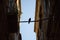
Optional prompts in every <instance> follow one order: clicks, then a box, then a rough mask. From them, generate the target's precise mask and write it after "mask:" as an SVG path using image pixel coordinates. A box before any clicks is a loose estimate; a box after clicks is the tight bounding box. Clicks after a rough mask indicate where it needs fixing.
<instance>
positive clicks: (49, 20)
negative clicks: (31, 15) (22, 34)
mask: <svg viewBox="0 0 60 40" xmlns="http://www.w3.org/2000/svg"><path fill="white" fill-rule="evenodd" d="M59 2H60V1H59V0H36V10H35V21H37V20H39V22H35V25H34V32H36V40H59V38H60V36H59V35H60V34H59V33H60V31H59V24H60V23H59V22H60V21H59V20H57V19H60V16H59V13H60V11H59V9H60V8H59ZM56 5H57V6H56ZM57 35H58V36H57Z"/></svg>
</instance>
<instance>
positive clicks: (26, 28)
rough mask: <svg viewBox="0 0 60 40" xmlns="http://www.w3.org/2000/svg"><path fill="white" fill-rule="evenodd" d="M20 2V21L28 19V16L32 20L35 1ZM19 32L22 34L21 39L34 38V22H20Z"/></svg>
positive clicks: (24, 0)
mask: <svg viewBox="0 0 60 40" xmlns="http://www.w3.org/2000/svg"><path fill="white" fill-rule="evenodd" d="M21 4H22V15H21V21H25V20H26V21H28V19H29V18H31V19H32V20H34V16H35V4H36V1H35V0H21ZM20 33H21V34H22V40H36V34H35V33H34V23H30V24H28V23H20Z"/></svg>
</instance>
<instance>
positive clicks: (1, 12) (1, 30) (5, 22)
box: [0, 0, 21, 40]
mask: <svg viewBox="0 0 60 40" xmlns="http://www.w3.org/2000/svg"><path fill="white" fill-rule="evenodd" d="M0 5H1V6H0V19H1V20H0V40H21V37H19V35H21V34H20V28H19V27H20V26H19V23H20V21H19V20H20V16H21V0H0Z"/></svg>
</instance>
